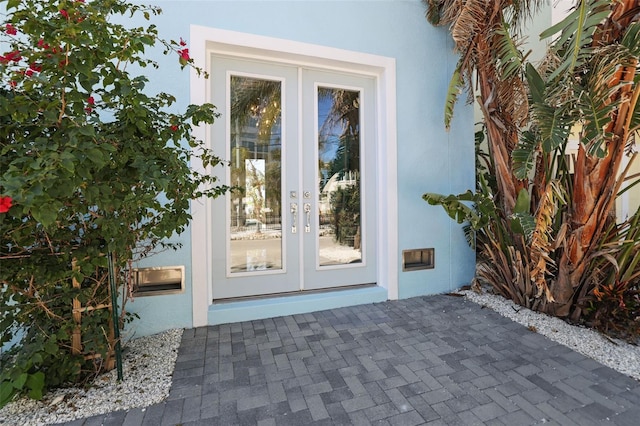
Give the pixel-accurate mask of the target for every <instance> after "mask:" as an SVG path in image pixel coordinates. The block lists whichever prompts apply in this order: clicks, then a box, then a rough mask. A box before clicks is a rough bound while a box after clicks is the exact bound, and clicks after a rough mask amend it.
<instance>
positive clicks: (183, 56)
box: [178, 49, 190, 61]
mask: <svg viewBox="0 0 640 426" xmlns="http://www.w3.org/2000/svg"><path fill="white" fill-rule="evenodd" d="M178 55H180V59H184V60H185V61H188V60H189V59H190V58H189V49H182V50H178Z"/></svg>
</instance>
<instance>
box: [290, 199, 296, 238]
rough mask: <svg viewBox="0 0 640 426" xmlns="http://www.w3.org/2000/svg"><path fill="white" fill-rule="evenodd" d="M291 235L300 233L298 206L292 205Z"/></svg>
mask: <svg viewBox="0 0 640 426" xmlns="http://www.w3.org/2000/svg"><path fill="white" fill-rule="evenodd" d="M290 206H291V233H292V234H295V233H296V232H298V226H297V225H298V204H297V203H291V204H290Z"/></svg>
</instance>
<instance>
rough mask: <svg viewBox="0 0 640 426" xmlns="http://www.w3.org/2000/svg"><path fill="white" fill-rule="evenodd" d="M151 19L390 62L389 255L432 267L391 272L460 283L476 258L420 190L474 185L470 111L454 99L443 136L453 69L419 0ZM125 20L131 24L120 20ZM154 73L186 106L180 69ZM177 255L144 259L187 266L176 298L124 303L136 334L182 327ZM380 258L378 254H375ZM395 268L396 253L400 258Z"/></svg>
mask: <svg viewBox="0 0 640 426" xmlns="http://www.w3.org/2000/svg"><path fill="white" fill-rule="evenodd" d="M154 4H156V5H158V6H160V7H161V8H162V9H163V14H162V15H161V16H159V17H154V18H153V23H154V24H156V25H157V26H158V29H159V33H160V35H161V36H162V37H163V38H165V39H174V40H178V39H179V38H180V37H183V38H188V36H189V28H190V25H191V24H195V25H201V26H206V27H214V28H220V29H227V30H233V31H240V32H247V33H252V34H257V35H264V36H269V37H277V38H283V39H289V40H295V41H300V42H306V43H312V44H318V45H324V46H330V47H336V48H340V49H347V50H354V51H360V52H365V53H371V54H376V55H382V56H387V57H393V58H395V59H396V66H397V69H396V72H397V125H398V128H397V141H398V152H397V158H398V188H397V192H398V193H397V195H398V218H397V220H398V248H399V250H398V253H397V256H398V259H400V258H401V252H402V250H406V249H412V248H423V247H434V248H435V268H434V269H431V270H423V271H412V272H402V270H401V268H400V270H399V272H398V280H399V295H400V297H401V298H405V297H412V296H417V295H424V294H432V293H441V292H445V291H450V290H452V289H454V288H457V287H460V286H461V285H464V284H468V283H469V281H470V280H471V278H472V277H473V272H474V266H475V258H474V254H473V252H472V251H471V250H470V249H469V248H468V247H467V245H466V242H465V240H464V236H463V234H462V231H461V229H460V227H459V226H458V225H456V224H455V223H454V222H453V221H452V220H451V219H449V217H448V216H447V215H446V214H445V213H444V211H443V210H442V209H441V208H440V207H433V206H429V205H428V204H427V203H426V202H424V201H423V200H422V198H421V196H422V194H423V193H425V192H439V193H446V194H449V193H459V192H463V191H465V190H467V189H470V188H473V186H474V158H473V112H472V108H471V107H469V106H467V105H464V103H462V104H460V105H458V107H457V110H456V116H455V119H454V123H453V126H452V129H451V131H450V132H446V131H445V129H444V125H443V106H444V99H445V94H446V90H447V86H448V83H449V77H450V75H451V73H452V70H453V67H454V65H455V57H454V55H453V53H452V51H451V47H452V43H451V41H450V39H449V35H448V33H447V31H446V29H444V28H434V27H432V26H431V25H429V24H428V23H427V22H426V19H425V18H424V12H425V9H424V6H423V4H422V2H421V1H420V0H406V1H400V0H395V1H394V0H387V1H384V0H382V1H373V0H360V1H237V0H236V1H155V2H154ZM129 22H130V21H129ZM157 53H158V55H157V56H158V62H159V64H160V70H158V71H156V70H151V69H147V70H145V74H147V75H148V76H149V78H150V79H151V82H150V84H149V90H150V91H152V92H154V91H155V92H157V91H167V92H169V93H172V94H174V95H177V96H178V102H177V104H176V105H175V108H176V110H180V109H184V108H185V107H186V105H188V103H189V73H188V72H186V71H184V72H181V71H180V70H179V67H178V66H177V60H176V58H175V57H174V56H169V57H164V56H162V55H161V53H160V51H158V52H157ZM180 239H181V241H182V242H183V244H184V246H183V248H182V249H181V250H180V251H179V252H172V253H163V254H161V255H159V256H156V257H154V258H151V259H148V260H147V261H145V265H149V266H153V265H179V264H184V265H185V266H186V277H187V278H186V284H187V290H186V292H185V293H184V294H180V295H171V296H152V297H147V298H138V299H136V300H135V301H134V302H133V303H129V304H128V305H127V307H128V309H129V310H131V311H134V312H138V313H139V314H140V315H141V317H142V318H141V320H139V321H137V322H136V323H134V324H132V325H131V326H130V330H132V331H135V333H136V334H137V335H142V334H149V333H153V332H157V331H160V330H163V329H166V328H170V327H172V326H174V327H175V326H177V327H183V326H187V327H188V326H189V325H190V323H191V315H192V312H191V309H192V308H191V278H190V264H189V262H190V255H191V253H190V235H189V233H186V234H184V235H182V236H181V237H180ZM380 261H384V259H380ZM400 265H401V259H400Z"/></svg>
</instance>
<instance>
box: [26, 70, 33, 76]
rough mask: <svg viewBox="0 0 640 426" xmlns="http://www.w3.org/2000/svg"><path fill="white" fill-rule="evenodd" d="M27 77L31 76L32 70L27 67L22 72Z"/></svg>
mask: <svg viewBox="0 0 640 426" xmlns="http://www.w3.org/2000/svg"><path fill="white" fill-rule="evenodd" d="M24 74H25V75H26V76H27V77H31V76H32V75H33V70H32V69H31V68H29V69H28V70H26V71H25V73H24Z"/></svg>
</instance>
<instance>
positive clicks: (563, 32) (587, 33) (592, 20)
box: [540, 0, 612, 80]
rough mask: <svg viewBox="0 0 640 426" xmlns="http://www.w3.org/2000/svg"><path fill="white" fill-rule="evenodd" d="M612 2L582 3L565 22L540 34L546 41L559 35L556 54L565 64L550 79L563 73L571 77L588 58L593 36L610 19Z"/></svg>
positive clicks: (595, 0) (598, 0) (595, 1)
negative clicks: (602, 23)
mask: <svg viewBox="0 0 640 426" xmlns="http://www.w3.org/2000/svg"><path fill="white" fill-rule="evenodd" d="M611 3H612V2H611V1H610V0H581V1H579V3H578V5H577V6H576V8H575V9H574V10H573V12H571V13H570V14H569V15H568V16H567V17H566V18H565V19H563V20H562V21H561V22H559V23H558V24H556V25H554V26H552V27H551V28H549V29H547V30H546V31H544V32H542V34H540V38H541V39H545V38H548V37H551V36H553V35H554V34H556V33H558V32H560V36H559V38H558V40H557V41H556V42H555V43H554V44H555V45H556V46H559V49H557V52H558V54H559V56H560V57H561V58H562V63H561V64H560V66H559V67H558V68H556V69H555V71H554V72H553V73H552V74H551V76H550V79H551V80H553V79H555V78H557V77H559V76H561V75H563V74H567V73H568V74H572V73H573V70H574V69H576V68H577V67H580V66H582V64H583V63H584V62H585V61H586V60H588V59H589V57H590V55H591V47H590V46H591V42H592V40H593V34H594V32H595V31H596V28H597V26H598V25H599V24H600V23H601V22H602V21H603V20H605V19H606V18H607V17H608V16H609V14H610V12H611Z"/></svg>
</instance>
